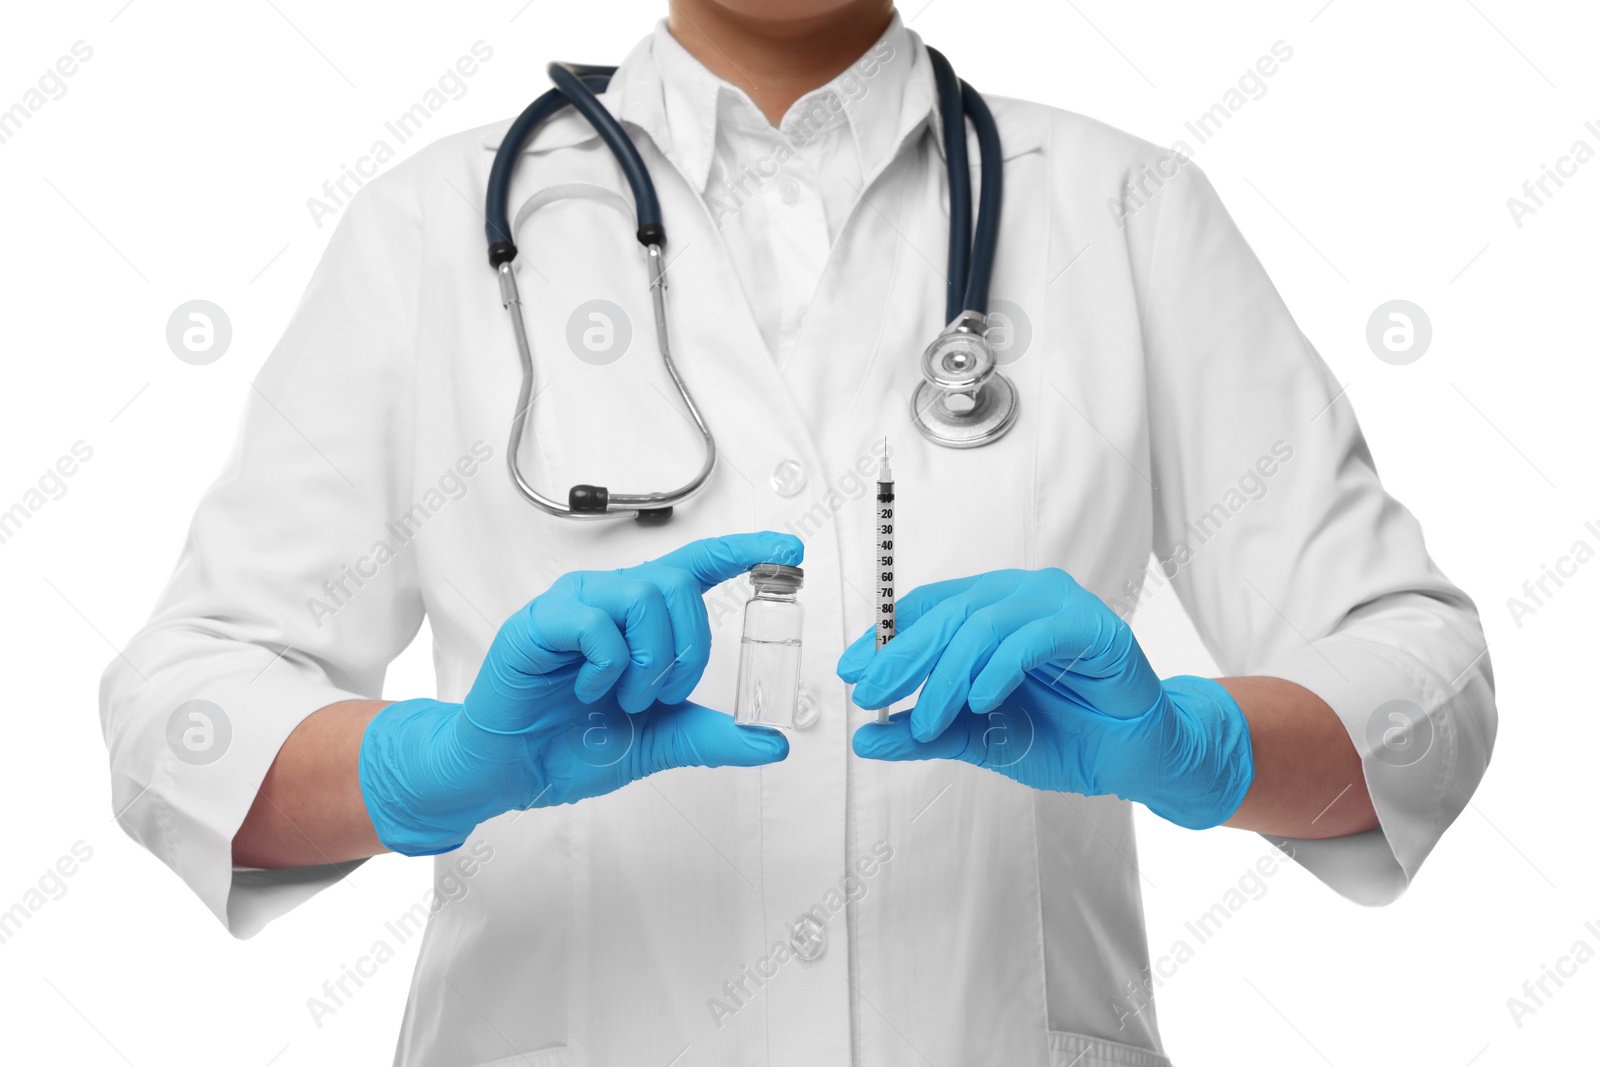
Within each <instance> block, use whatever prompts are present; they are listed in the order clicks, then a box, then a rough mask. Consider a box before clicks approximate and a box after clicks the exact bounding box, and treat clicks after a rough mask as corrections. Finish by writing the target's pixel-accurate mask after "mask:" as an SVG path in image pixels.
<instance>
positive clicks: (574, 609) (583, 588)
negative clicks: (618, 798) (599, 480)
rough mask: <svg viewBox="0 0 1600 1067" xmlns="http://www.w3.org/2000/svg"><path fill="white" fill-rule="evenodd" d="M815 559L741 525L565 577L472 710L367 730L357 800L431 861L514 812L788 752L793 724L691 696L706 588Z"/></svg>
mask: <svg viewBox="0 0 1600 1067" xmlns="http://www.w3.org/2000/svg"><path fill="white" fill-rule="evenodd" d="M804 552H805V549H804V547H803V546H802V545H801V543H800V540H799V538H796V537H793V536H790V535H789V534H778V533H752V534H735V535H733V536H730V537H713V538H707V539H706V540H703V541H695V542H692V543H691V544H688V545H685V546H684V547H682V548H680V549H678V550H676V551H674V552H669V553H668V554H667V555H665V556H662V557H661V558H660V559H657V560H653V561H652V562H649V563H642V564H640V565H639V566H637V567H628V568H625V569H622V570H616V571H578V572H575V573H572V574H566V575H563V576H562V577H561V578H559V579H557V580H556V583H555V584H554V585H552V586H551V587H550V589H549V591H547V592H545V593H543V594H542V595H540V596H538V597H536V598H535V599H534V600H533V602H532V603H530V604H529V605H528V606H527V607H525V608H523V609H521V610H520V611H518V612H517V613H516V614H515V615H513V616H511V618H509V619H507V620H506V622H505V624H504V625H502V626H501V627H500V632H499V633H498V634H496V635H495V639H494V643H493V644H492V645H491V646H490V648H489V654H488V655H487V656H486V657H485V658H484V661H483V666H482V667H481V668H479V671H478V677H477V679H476V680H475V681H474V682H473V684H472V690H471V691H470V692H469V693H468V694H467V699H466V702H465V703H462V704H446V703H442V702H440V701H437V700H406V701H402V702H401V703H398V704H391V705H390V706H389V707H387V708H384V709H383V710H382V711H380V712H379V713H378V714H377V716H376V717H374V718H373V720H372V722H371V724H370V725H368V727H367V731H366V735H365V736H364V737H363V739H362V742H361V793H362V796H363V798H364V799H365V800H366V805H367V813H368V814H369V815H370V816H371V818H372V825H373V827H374V829H376V830H377V832H378V840H380V841H382V842H383V844H384V845H385V846H386V847H388V848H390V849H392V850H394V851H395V852H402V853H405V854H406V855H409V856H426V855H433V854H435V853H439V852H448V851H450V850H451V849H453V848H457V847H459V846H460V845H461V843H462V842H463V841H465V840H466V838H467V835H468V834H470V833H471V832H472V829H473V827H475V826H477V825H478V824H479V823H481V822H483V821H484V820H486V819H490V818H493V817H494V816H496V815H499V814H501V813H502V812H507V811H512V810H514V809H524V808H531V807H546V806H549V805H552V804H570V803H572V802H573V801H576V800H582V799H584V798H585V797H592V796H598V795H600V794H601V793H609V792H611V791H612V790H614V789H620V788H621V787H622V786H624V785H627V784H628V783H629V782H632V781H635V780H637V779H639V778H643V777H645V776H646V775H649V774H654V773H656V772H657V771H663V770H667V769H669V768H673V767H722V766H739V767H750V766H755V765H757V764H762V763H774V762H777V761H778V760H781V759H783V758H784V757H785V756H787V755H788V754H789V742H788V741H787V740H785V738H784V736H783V735H782V734H781V733H778V732H777V731H775V730H760V729H750V728H746V727H740V726H736V725H734V722H733V717H732V716H730V715H726V714H723V713H722V712H719V711H713V710H712V709H710V708H706V707H702V706H701V705H699V704H693V703H689V702H688V701H687V697H688V696H689V693H690V692H691V691H693V689H694V687H695V685H696V684H698V683H699V681H700V675H701V674H702V673H703V672H704V671H705V668H706V663H707V661H708V660H709V658H710V655H711V624H710V620H709V619H708V618H707V615H706V607H705V602H704V600H703V599H702V596H703V595H704V594H705V592H706V590H708V589H710V588H711V587H712V586H714V585H717V584H719V583H721V582H724V581H727V580H728V579H730V578H733V577H735V576H737V575H740V574H743V573H745V572H746V571H747V570H749V569H750V568H751V567H752V566H754V565H755V564H757V563H788V564H797V563H799V562H800V559H801V557H802V555H804Z"/></svg>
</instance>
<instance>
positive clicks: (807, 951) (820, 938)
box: [789, 914, 828, 963]
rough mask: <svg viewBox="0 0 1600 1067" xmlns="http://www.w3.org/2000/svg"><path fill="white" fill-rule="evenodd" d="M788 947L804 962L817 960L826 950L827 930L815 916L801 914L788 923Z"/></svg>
mask: <svg viewBox="0 0 1600 1067" xmlns="http://www.w3.org/2000/svg"><path fill="white" fill-rule="evenodd" d="M789 947H790V948H792V949H794V954H795V955H796V956H798V957H799V958H800V959H801V960H804V961H805V962H806V963H810V962H811V961H813V960H819V959H821V958H822V954H823V953H824V952H826V951H828V931H827V930H826V929H825V928H824V927H823V925H822V923H820V922H818V921H817V919H816V917H815V916H812V915H809V914H806V915H802V916H800V918H798V919H796V920H795V921H794V922H792V923H790V924H789Z"/></svg>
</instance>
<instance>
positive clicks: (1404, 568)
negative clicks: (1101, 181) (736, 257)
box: [1129, 162, 1496, 905]
mask: <svg viewBox="0 0 1600 1067" xmlns="http://www.w3.org/2000/svg"><path fill="white" fill-rule="evenodd" d="M1157 199H1158V202H1159V211H1158V212H1157V211H1146V212H1141V214H1140V215H1139V216H1136V217H1135V219H1134V220H1133V221H1132V222H1130V224H1129V240H1130V244H1131V245H1132V251H1133V256H1134V259H1135V265H1136V268H1137V271H1138V273H1139V274H1142V275H1143V281H1142V284H1141V285H1140V301H1141V308H1140V314H1141V326H1142V328H1143V330H1144V332H1145V349H1146V359H1147V361H1148V365H1147V374H1148V383H1149V386H1148V387H1149V397H1150V400H1149V403H1150V411H1149V417H1150V424H1151V431H1150V432H1151V467H1152V471H1151V481H1152V482H1153V483H1154V490H1153V491H1154V496H1155V524H1154V525H1155V545H1154V549H1155V554H1156V558H1157V561H1158V563H1159V565H1160V570H1159V572H1155V571H1152V578H1153V580H1154V581H1156V582H1163V581H1170V582H1171V583H1172V585H1173V586H1174V587H1175V589H1176V592H1177V594H1178V596H1179V598H1180V599H1181V601H1182V603H1183V605H1184V607H1185V609H1186V610H1187V612H1188V613H1189V616H1190V618H1191V619H1192V620H1193V621H1194V623H1195V624H1196V627H1197V629H1198V630H1199V632H1200V635H1201V637H1202V639H1203V640H1204V641H1205V643H1206V645H1207V647H1208V648H1209V650H1210V651H1211V653H1212V655H1213V657H1214V658H1215V659H1216V661H1217V663H1218V664H1219V665H1220V666H1221V667H1222V668H1223V670H1224V671H1226V672H1227V673H1229V674H1239V675H1246V674H1254V675H1267V676H1275V677H1279V678H1284V679H1287V680H1289V681H1292V682H1296V683H1298V684H1300V685H1302V686H1304V687H1305V688H1307V689H1309V690H1310V691H1311V692H1313V693H1315V694H1317V695H1318V696H1320V697H1321V698H1322V699H1323V700H1325V701H1326V702H1327V703H1328V704H1329V705H1330V706H1331V707H1332V708H1333V709H1334V711H1335V712H1336V713H1337V714H1338V716H1339V718H1340V719H1341V720H1342V721H1343V723H1344V726H1345V728H1346V729H1347V730H1348V731H1349V734H1350V739H1351V740H1352V741H1353V742H1354V744H1355V747H1356V750H1357V751H1358V752H1359V753H1360V756H1361V763H1362V768H1363V772H1364V774H1365V778H1366V786H1367V789H1368V791H1369V793H1370V794H1371V796H1372V800H1373V805H1374V807H1375V808H1376V810H1377V814H1378V819H1379V823H1380V828H1379V829H1377V830H1373V831H1371V832H1369V833H1364V834H1356V835H1351V836H1347V837H1343V838H1335V839H1330V840H1323V841H1302V840H1295V841H1290V842H1288V847H1289V849H1290V850H1291V851H1292V854H1293V855H1294V857H1295V858H1296V860H1298V861H1299V862H1300V863H1301V864H1302V865H1303V866H1304V867H1306V868H1307V869H1309V870H1310V871H1311V872H1312V873H1314V874H1315V875H1316V876H1317V877H1318V878H1320V879H1322V880H1323V881H1324V882H1326V883H1327V884H1328V885H1330V886H1332V887H1333V888H1334V889H1335V890H1337V891H1338V892H1340V893H1342V894H1344V895H1345V896H1346V897H1349V898H1350V899H1353V900H1355V901H1358V902H1360V903H1363V904H1371V905H1376V904H1384V903H1388V902H1389V901H1392V900H1394V899H1395V898H1396V897H1398V896H1399V895H1400V894H1401V893H1402V892H1403V891H1404V889H1405V887H1406V886H1407V885H1408V884H1409V882H1410V880H1411V878H1412V877H1413V876H1414V875H1415V874H1416V872H1417V869H1418V867H1419V866H1420V865H1421V864H1422V861H1423V859H1424V858H1426V857H1427V855H1428V853H1429V852H1430V851H1431V850H1432V849H1433V846H1434V844H1435V843H1436V842H1437V841H1438V839H1439V837H1440V835H1441V834H1442V833H1443V832H1444V830H1445V828H1446V827H1447V826H1449V825H1450V823H1451V822H1452V821H1453V820H1454V819H1455V817H1456V816H1457V815H1458V814H1460V812H1461V811H1462V809H1463V808H1464V807H1465V805H1466V803H1467V801H1468V798H1469V797H1470V796H1471V794H1472V792H1473V790H1474V789H1475V788H1476V786H1477V784H1478V781H1479V780H1480V778H1482V776H1483V773H1484V770H1485V768H1486V767H1487V765H1488V761H1489V754H1490V750H1491V749H1492V747H1493V743H1494V735H1495V726H1496V713H1495V707H1494V690H1493V677H1492V674H1491V672H1490V667H1489V658H1488V655H1487V653H1486V646H1485V643H1484V636H1483V632H1482V629H1481V628H1480V626H1479V623H1478V617H1477V613H1476V610H1475V608H1474V607H1473V604H1472V602H1471V601H1470V600H1469V599H1468V598H1467V596H1466V595H1465V594H1464V593H1462V592H1461V590H1459V589H1457V588H1456V587H1455V586H1454V585H1452V584H1451V583H1450V582H1449V581H1448V580H1447V579H1446V578H1445V576H1444V575H1443V574H1441V573H1440V571H1439V569H1438V568H1437V567H1436V566H1435V565H1434V563H1433V561H1432V560H1431V559H1430V558H1429V556H1428V552H1427V550H1426V548H1425V547H1424V545H1423V537H1422V530H1421V528H1420V527H1419V525H1418V523H1417V520H1416V519H1415V518H1414V517H1413V516H1412V515H1411V513H1410V512H1408V511H1407V510H1406V509H1405V508H1404V507H1402V506H1401V505H1400V504H1399V503H1398V502H1396V501H1395V499H1394V498H1393V497H1391V496H1390V495H1389V494H1388V493H1387V492H1385V490H1384V488H1383V486H1382V484H1381V483H1380V482H1379V480H1378V474H1377V471H1376V469H1375V467H1374V464H1373V458H1372V455H1371V453H1370V452H1369V450H1368V448H1367V444H1366V441H1365V440H1364V439H1363V437H1362V434H1361V430H1360V427H1359V426H1358V425H1357V423H1356V418H1355V414H1354V411H1353V409H1352V407H1351V400H1350V397H1349V396H1348V395H1347V394H1345V393H1344V391H1343V390H1342V389H1341V387H1340V386H1339V384H1338V383H1337V382H1336V381H1335V380H1334V378H1333V377H1332V375H1331V374H1330V372H1329V370H1328V368H1327V366H1326V365H1325V364H1324V363H1323V362H1322V359H1321V357H1320V356H1319V355H1318V354H1317V353H1316V351H1315V350H1314V349H1313V348H1312V346H1311V344H1310V343H1309V342H1308V341H1307V339H1306V338H1305V337H1304V336H1303V335H1302V334H1301V332H1300V330H1299V329H1298V328H1297V327H1296V326H1295V323H1294V321H1293V319H1292V318H1291V317H1290V314H1289V311H1288V308H1287V307H1286V306H1285V305H1284V302H1283V300H1282V298H1281V297H1280V296H1279V294H1278V292H1277V291H1276V289H1274V287H1273V285H1272V283H1271V281H1270V280H1269V279H1268V277H1267V275H1266V273H1265V271H1264V270H1263V269H1262V266H1261V264H1260V262H1259V261H1258V260H1257V259H1256V257H1255V255H1254V254H1253V253H1252V252H1251V250H1250V248H1249V246H1248V245H1247V244H1246V242H1245V240H1244V237H1243V236H1242V235H1241V234H1240V232H1239V230H1238V228H1237V227H1236V226H1235V225H1234V223H1233V221H1232V219H1231V218H1230V217H1229V216H1228V213H1227V211H1226V210H1225V209H1224V208H1223V206H1222V203H1221V201H1220V200H1219V199H1218V197H1217V194H1216V191H1215V190H1214V189H1213V188H1212V186H1211V184H1210V182H1209V181H1207V179H1206V178H1205V176H1204V175H1203V174H1202V173H1200V171H1199V169H1198V168H1197V167H1196V166H1195V165H1194V164H1193V163H1192V162H1191V163H1187V164H1185V165H1184V166H1183V167H1182V168H1181V169H1180V171H1179V174H1178V176H1177V177H1176V178H1175V179H1173V180H1172V181H1171V182H1170V183H1168V184H1167V185H1166V186H1164V187H1163V188H1162V189H1161V191H1160V194H1159V197H1158V198H1157ZM1151 206H1152V207H1154V206H1155V205H1154V204H1152V205H1151ZM1141 228H1142V229H1141ZM1408 723H1409V724H1410V725H1409V726H1408V725H1407V724H1408ZM1319 799H1321V798H1319ZM1326 801H1327V803H1328V804H1329V805H1330V806H1331V805H1334V804H1337V803H1338V798H1337V797H1335V796H1329V797H1327V798H1326Z"/></svg>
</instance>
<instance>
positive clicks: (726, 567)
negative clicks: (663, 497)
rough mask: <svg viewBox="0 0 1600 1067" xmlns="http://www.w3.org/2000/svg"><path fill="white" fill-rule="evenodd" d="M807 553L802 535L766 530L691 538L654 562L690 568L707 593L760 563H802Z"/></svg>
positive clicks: (701, 588)
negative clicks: (697, 539)
mask: <svg viewBox="0 0 1600 1067" xmlns="http://www.w3.org/2000/svg"><path fill="white" fill-rule="evenodd" d="M805 554H806V546H805V543H804V542H802V541H801V540H800V538H798V537H796V536H794V535H793V534H783V533H774V532H773V531H771V530H764V531H762V532H760V533H740V534H729V535H727V536H726V537H707V538H703V539H702V540H699V541H690V542H689V543H688V544H686V545H684V546H683V547H682V548H676V549H673V550H672V551H671V552H668V553H667V554H666V555H664V556H662V557H660V558H659V559H656V560H653V561H652V562H654V563H657V564H660V565H661V566H664V567H677V568H679V569H680V570H686V571H688V572H689V573H690V574H692V575H693V576H694V578H695V580H696V581H697V582H699V583H700V592H701V593H704V592H705V591H706V590H708V589H710V588H711V587H712V586H716V585H721V584H722V583H723V582H725V581H727V580H728V579H729V578H737V577H738V576H739V575H741V574H743V573H744V572H745V571H748V570H749V569H750V568H751V567H754V566H755V565H756V564H757V563H784V564H787V565H789V566H791V567H795V566H799V564H800V561H801V560H802V559H804V558H805Z"/></svg>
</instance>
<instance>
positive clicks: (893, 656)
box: [851, 582, 1010, 708]
mask: <svg viewBox="0 0 1600 1067" xmlns="http://www.w3.org/2000/svg"><path fill="white" fill-rule="evenodd" d="M1009 591H1010V590H1009V587H1007V586H1005V585H1003V584H1001V583H994V582H978V583H974V584H973V585H972V586H971V587H970V588H968V589H966V590H965V591H963V592H960V593H956V594H955V595H953V596H950V597H947V598H945V599H943V600H941V601H939V602H938V603H937V604H934V605H933V606H932V607H930V608H929V609H928V610H927V611H925V612H924V613H923V614H922V615H921V617H920V618H918V619H917V620H916V621H915V622H913V623H912V624H911V625H910V626H907V627H905V628H904V629H901V630H899V632H898V633H897V634H896V635H895V639H894V640H893V641H890V642H889V643H888V644H887V645H885V646H884V647H883V648H881V649H879V650H878V652H877V654H876V655H874V656H873V657H872V662H871V663H870V664H869V665H868V667H867V669H866V671H865V672H864V673H863V674H862V675H861V678H860V680H859V681H857V682H856V688H855V692H854V693H853V694H852V695H851V699H853V700H854V701H855V702H856V704H857V705H858V706H860V707H863V708H883V707H888V706H889V705H890V704H893V703H894V702H895V701H897V700H900V699H901V698H903V697H905V696H907V695H908V694H909V693H911V692H912V691H913V690H915V689H916V688H917V686H919V685H921V684H922V681H923V679H924V678H926V677H928V675H929V673H930V672H932V671H934V670H936V669H937V666H938V663H939V657H940V656H941V655H943V654H944V650H945V646H947V645H948V644H949V643H950V641H951V639H952V638H954V637H955V635H956V632H957V631H958V630H960V629H961V626H962V624H963V623H965V622H966V621H967V618H968V616H970V615H971V614H972V613H973V612H974V611H977V610H978V609H979V608H982V607H985V606H987V605H989V604H992V603H994V602H995V601H997V600H1000V599H1001V598H1003V597H1004V596H1006V595H1007V593H1008V592H1009Z"/></svg>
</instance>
